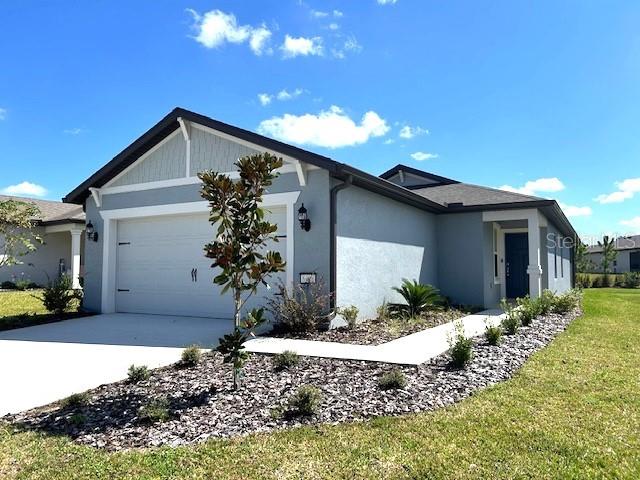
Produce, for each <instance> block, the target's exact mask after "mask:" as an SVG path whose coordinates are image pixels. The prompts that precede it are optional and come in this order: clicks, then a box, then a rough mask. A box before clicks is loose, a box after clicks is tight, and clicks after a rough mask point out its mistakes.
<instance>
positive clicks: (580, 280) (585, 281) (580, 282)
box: [576, 273, 591, 288]
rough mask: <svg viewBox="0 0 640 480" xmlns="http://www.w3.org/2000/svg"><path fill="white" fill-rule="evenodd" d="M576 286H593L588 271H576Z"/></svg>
mask: <svg viewBox="0 0 640 480" xmlns="http://www.w3.org/2000/svg"><path fill="white" fill-rule="evenodd" d="M576 287H578V288H591V278H589V275H587V274H586V273H576Z"/></svg>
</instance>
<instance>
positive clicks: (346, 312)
mask: <svg viewBox="0 0 640 480" xmlns="http://www.w3.org/2000/svg"><path fill="white" fill-rule="evenodd" d="M337 312H338V314H339V315H342V318H344V319H345V320H346V322H347V326H348V327H349V329H350V330H353V329H354V328H356V325H357V324H358V307H356V306H355V305H350V306H348V307H342V308H339V309H338V311H337Z"/></svg>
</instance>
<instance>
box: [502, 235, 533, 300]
mask: <svg viewBox="0 0 640 480" xmlns="http://www.w3.org/2000/svg"><path fill="white" fill-rule="evenodd" d="M504 249H505V263H506V265H505V268H506V272H505V273H506V277H507V285H506V293H507V298H518V297H524V296H525V295H527V294H528V293H529V275H528V274H527V266H528V265H529V238H528V236H527V234H526V233H506V234H505V236H504Z"/></svg>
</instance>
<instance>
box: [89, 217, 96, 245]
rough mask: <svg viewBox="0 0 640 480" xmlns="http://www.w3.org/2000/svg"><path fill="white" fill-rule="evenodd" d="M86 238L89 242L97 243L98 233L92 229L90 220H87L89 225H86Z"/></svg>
mask: <svg viewBox="0 0 640 480" xmlns="http://www.w3.org/2000/svg"><path fill="white" fill-rule="evenodd" d="M86 230H87V238H88V239H89V240H93V241H94V242H97V241H98V232H96V231H95V229H94V228H93V223H91V220H89V223H87V228H86Z"/></svg>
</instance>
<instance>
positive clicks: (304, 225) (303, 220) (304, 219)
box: [298, 203, 311, 232]
mask: <svg viewBox="0 0 640 480" xmlns="http://www.w3.org/2000/svg"><path fill="white" fill-rule="evenodd" d="M298 221H299V222H300V228H301V229H303V230H304V231H305V232H308V231H309V230H311V220H309V216H308V215H307V209H306V208H304V203H303V204H302V206H301V207H300V209H299V210H298Z"/></svg>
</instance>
